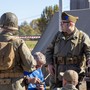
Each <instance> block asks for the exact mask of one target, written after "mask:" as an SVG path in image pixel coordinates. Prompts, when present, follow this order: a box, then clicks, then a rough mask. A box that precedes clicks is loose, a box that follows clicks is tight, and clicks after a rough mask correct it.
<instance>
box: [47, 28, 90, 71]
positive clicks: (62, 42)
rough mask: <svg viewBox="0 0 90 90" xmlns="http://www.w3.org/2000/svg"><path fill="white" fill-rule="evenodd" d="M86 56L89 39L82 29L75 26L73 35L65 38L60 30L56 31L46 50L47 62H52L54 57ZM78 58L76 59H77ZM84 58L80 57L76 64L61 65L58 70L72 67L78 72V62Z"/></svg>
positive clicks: (88, 53) (88, 51)
mask: <svg viewBox="0 0 90 90" xmlns="http://www.w3.org/2000/svg"><path fill="white" fill-rule="evenodd" d="M84 55H85V56H86V59H90V39H89V36H88V35H87V34H85V33H84V32H83V31H79V30H78V29H77V28H75V32H74V34H73V35H70V36H68V37H67V38H66V37H65V36H64V35H63V33H62V32H60V31H59V32H58V33H57V34H56V36H55V37H54V39H53V40H52V42H51V43H50V45H49V46H48V47H47V50H46V60H47V64H54V57H57V58H59V57H66V58H67V57H72V58H73V57H79V56H81V57H82V56H84ZM77 60H78V59H77ZM83 61H84V60H82V59H80V61H79V64H78V65H75V66H74V65H73V66H71V67H70V65H65V64H64V65H61V66H60V67H59V71H62V72H63V71H66V70H67V69H74V70H76V71H77V72H80V70H81V68H80V63H81V64H82V63H83Z"/></svg>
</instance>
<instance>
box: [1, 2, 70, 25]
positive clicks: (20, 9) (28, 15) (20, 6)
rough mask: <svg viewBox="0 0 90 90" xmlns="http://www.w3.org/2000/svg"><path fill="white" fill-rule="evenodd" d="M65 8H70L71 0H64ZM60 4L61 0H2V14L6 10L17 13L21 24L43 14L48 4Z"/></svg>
mask: <svg viewBox="0 0 90 90" xmlns="http://www.w3.org/2000/svg"><path fill="white" fill-rule="evenodd" d="M62 2H63V3H62V4H63V5H62V7H63V11H64V10H69V0H62ZM56 4H57V5H59V0H1V1H0V16H1V15H2V14H3V13H5V12H12V13H15V14H16V16H17V17H18V20H19V25H20V24H21V23H22V22H24V21H27V22H28V23H30V21H32V20H33V19H37V18H39V17H40V16H41V13H42V11H43V10H44V9H45V7H46V6H54V5H56Z"/></svg>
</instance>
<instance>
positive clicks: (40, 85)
mask: <svg viewBox="0 0 90 90" xmlns="http://www.w3.org/2000/svg"><path fill="white" fill-rule="evenodd" d="M36 88H37V90H44V85H43V84H37V87H36Z"/></svg>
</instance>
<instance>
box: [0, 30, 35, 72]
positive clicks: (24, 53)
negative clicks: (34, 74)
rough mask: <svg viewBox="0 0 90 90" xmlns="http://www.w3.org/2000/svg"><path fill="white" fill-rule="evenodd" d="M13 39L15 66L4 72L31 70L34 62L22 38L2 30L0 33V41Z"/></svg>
mask: <svg viewBox="0 0 90 90" xmlns="http://www.w3.org/2000/svg"><path fill="white" fill-rule="evenodd" d="M9 40H12V41H13V45H14V51H15V66H14V68H13V70H9V71H8V70H7V71H5V72H22V73H23V71H24V70H26V71H29V70H31V68H32V66H33V65H34V64H35V63H36V61H35V60H34V58H33V56H32V54H31V52H30V50H29V48H28V47H27V45H26V44H25V42H24V40H22V39H20V38H19V37H16V36H13V35H12V33H10V32H2V33H1V34H0V42H8V41H9Z"/></svg>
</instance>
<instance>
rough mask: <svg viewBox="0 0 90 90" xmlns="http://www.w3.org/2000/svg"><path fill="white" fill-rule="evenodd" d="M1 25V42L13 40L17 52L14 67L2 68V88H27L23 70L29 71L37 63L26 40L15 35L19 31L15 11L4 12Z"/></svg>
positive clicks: (6, 89)
mask: <svg viewBox="0 0 90 90" xmlns="http://www.w3.org/2000/svg"><path fill="white" fill-rule="evenodd" d="M0 27H1V31H2V32H1V33H0V42H9V41H12V42H13V46H14V52H15V59H14V66H13V68H11V69H9V70H0V90H25V86H24V85H23V82H22V81H23V71H24V70H26V71H29V70H30V69H32V67H33V65H37V63H36V61H35V60H34V58H33V56H32V54H31V52H30V50H29V48H28V47H27V45H26V44H25V42H24V40H22V39H20V38H17V37H16V36H14V34H15V32H16V31H18V18H17V16H16V15H15V14H14V13H11V12H7V13H4V14H3V15H2V16H1V19H0Z"/></svg>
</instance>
